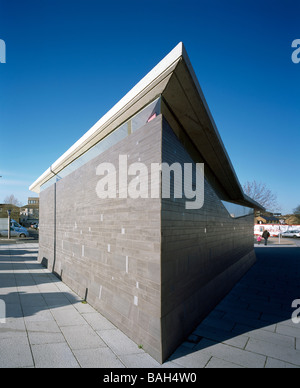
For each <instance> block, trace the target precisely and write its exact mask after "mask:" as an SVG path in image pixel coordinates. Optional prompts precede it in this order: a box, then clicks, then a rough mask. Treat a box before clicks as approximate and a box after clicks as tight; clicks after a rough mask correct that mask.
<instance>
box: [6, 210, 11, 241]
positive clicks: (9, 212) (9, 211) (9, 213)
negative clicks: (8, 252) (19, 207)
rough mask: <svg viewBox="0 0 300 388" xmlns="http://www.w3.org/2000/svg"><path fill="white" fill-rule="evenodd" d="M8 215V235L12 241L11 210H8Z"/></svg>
mask: <svg viewBox="0 0 300 388" xmlns="http://www.w3.org/2000/svg"><path fill="white" fill-rule="evenodd" d="M7 215H8V229H7V231H8V233H7V237H8V239H10V216H11V210H7Z"/></svg>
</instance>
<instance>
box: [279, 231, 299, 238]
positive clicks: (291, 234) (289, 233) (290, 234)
mask: <svg viewBox="0 0 300 388" xmlns="http://www.w3.org/2000/svg"><path fill="white" fill-rule="evenodd" d="M281 236H282V237H292V238H296V237H299V238H300V230H287V231H286V232H283V233H282V235H281Z"/></svg>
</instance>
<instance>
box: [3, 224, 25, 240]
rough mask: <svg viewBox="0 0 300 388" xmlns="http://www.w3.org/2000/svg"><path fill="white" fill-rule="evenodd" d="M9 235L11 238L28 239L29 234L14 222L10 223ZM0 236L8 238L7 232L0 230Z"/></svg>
mask: <svg viewBox="0 0 300 388" xmlns="http://www.w3.org/2000/svg"><path fill="white" fill-rule="evenodd" d="M10 235H11V237H29V233H28V231H27V229H26V228H24V227H23V226H21V225H20V224H18V223H17V222H15V221H14V222H11V227H10ZM0 236H2V237H8V231H7V230H0Z"/></svg>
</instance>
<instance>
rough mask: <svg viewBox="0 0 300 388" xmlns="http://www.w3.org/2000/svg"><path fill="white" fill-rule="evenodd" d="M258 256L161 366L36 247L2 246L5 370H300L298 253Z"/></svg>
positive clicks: (0, 340)
mask: <svg viewBox="0 0 300 388" xmlns="http://www.w3.org/2000/svg"><path fill="white" fill-rule="evenodd" d="M256 252H257V258H258V261H257V264H256V265H255V266H254V267H253V268H252V269H251V270H250V271H249V272H248V273H247V274H246V275H245V276H244V277H243V279H241V281H240V282H239V283H238V284H237V285H236V286H235V287H234V289H233V290H232V291H231V292H230V293H229V294H228V295H227V296H226V297H225V298H224V299H223V301H222V302H221V303H220V304H219V305H218V306H217V307H216V308H215V309H214V311H212V313H211V314H210V315H209V316H208V317H207V318H206V319H205V320H204V321H203V322H202V323H201V324H200V325H199V326H198V327H197V328H196V330H195V331H194V332H193V333H192V334H191V335H190V337H189V338H188V339H187V340H186V341H185V342H184V343H183V344H182V345H181V346H180V347H179V348H178V349H177V350H176V351H175V352H174V354H173V355H172V356H171V357H170V358H169V360H168V361H167V362H165V363H164V364H163V365H160V364H159V363H158V362H157V361H155V360H154V359H153V358H152V357H150V356H149V355H148V354H147V353H145V351H144V350H143V349H140V348H139V347H138V346H137V345H136V344H135V343H134V342H133V341H131V340H130V339H129V338H128V337H126V336H125V335H124V334H123V333H122V332H121V331H120V330H119V329H117V328H116V327H115V326H114V325H113V324H112V323H111V322H109V321H108V320H107V319H106V318H105V317H103V316H102V315H101V314H99V313H98V312H97V311H95V310H94V309H93V308H92V307H91V306H90V305H88V304H85V303H82V299H81V298H79V297H78V296H77V295H76V294H75V293H74V292H73V291H72V290H71V289H70V288H69V287H68V286H66V285H65V284H64V283H63V282H61V281H60V280H59V279H58V278H57V277H55V276H54V275H53V274H52V273H51V272H49V271H48V270H47V269H45V268H44V267H42V266H41V265H40V264H39V263H38V262H37V259H36V258H37V253H38V244H37V243H14V244H9V245H7V244H6V245H4V244H3V245H0V367H1V368H5V367H9V368H18V367H29V368H30V367H33V368H44V367H45V368H57V367H66V368H80V367H81V368H92V367H97V368H299V367H300V323H298V324H297V323H293V321H292V319H291V317H292V313H293V312H294V311H295V308H292V307H291V306H292V302H293V301H294V300H296V299H300V281H299V280H300V248H299V247H294V246H289V247H285V246H282V247H264V246H262V247H257V248H256ZM299 305H300V301H299ZM296 315H297V314H296ZM298 316H299V318H300V311H299V314H298ZM299 321H300V319H299Z"/></svg>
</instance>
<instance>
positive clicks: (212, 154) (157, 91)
mask: <svg viewBox="0 0 300 388" xmlns="http://www.w3.org/2000/svg"><path fill="white" fill-rule="evenodd" d="M159 95H162V96H163V99H164V101H165V102H166V104H167V105H168V107H169V108H170V109H171V110H172V113H173V114H174V115H175V116H176V119H177V120H178V122H179V123H180V125H181V127H182V128H183V129H184V131H185V132H186V133H187V135H188V137H189V138H190V140H191V141H192V143H193V144H194V146H195V147H196V148H197V150H198V151H199V153H200V154H201V156H202V157H203V159H204V161H205V163H206V164H207V165H208V166H209V168H210V170H211V171H212V172H213V174H214V176H215V177H216V179H217V180H218V183H219V185H220V186H221V187H222V189H223V191H224V193H226V196H227V199H229V200H231V201H233V202H237V203H240V204H241V205H244V206H249V207H254V208H257V209H264V208H263V207H262V206H260V205H259V204H258V203H257V202H255V201H253V200H252V199H251V198H249V197H247V196H246V195H245V194H244V192H243V189H242V187H241V185H240V183H239V180H238V178H237V175H236V173H235V170H234V168H233V166H232V163H231V161H230V158H229V156H228V154H227V151H226V149H225V146H224V144H223V142H222V139H221V137H220V134H219V132H218V130H217V127H216V124H215V122H214V120H213V117H212V115H211V113H210V110H209V108H208V105H207V102H206V100H205V97H204V95H203V92H202V90H201V87H200V85H199V82H198V80H197V77H196V75H195V72H194V70H193V67H192V65H191V62H190V60H189V58H188V55H187V52H186V50H185V48H184V46H183V43H179V44H178V45H177V46H176V47H175V48H174V49H173V50H172V51H171V52H170V53H169V54H168V55H167V56H166V57H165V58H164V59H163V60H162V61H161V62H159V63H158V65H156V66H155V67H154V68H153V69H152V70H151V71H150V72H149V73H148V74H147V75H146V76H145V77H144V78H143V79H142V80H141V81H140V82H139V83H138V84H137V85H136V86H134V87H133V88H132V89H131V90H130V91H129V92H128V93H127V94H126V95H125V96H124V97H123V98H122V99H121V100H120V101H119V102H118V103H117V104H116V105H115V106H114V107H113V108H112V109H111V110H110V111H108V112H107V113H106V114H105V115H104V116H103V117H102V118H101V119H100V120H99V121H98V122H97V123H96V124H95V125H93V127H92V128H91V129H90V130H89V131H88V132H86V134H85V135H83V136H82V137H81V138H80V139H79V140H78V141H77V142H76V143H75V144H74V145H73V146H72V147H71V148H69V149H68V150H67V151H66V152H65V153H64V154H63V155H62V156H61V157H60V158H59V159H57V161H56V162H54V163H53V164H52V165H51V166H50V167H49V168H48V170H46V171H45V172H44V173H43V174H42V175H41V176H40V177H39V178H38V179H37V180H36V181H35V182H34V183H33V184H32V185H31V186H30V188H29V189H30V190H32V191H34V192H36V193H39V192H40V187H41V185H43V184H44V183H45V182H47V181H48V180H49V179H50V178H52V177H53V176H54V175H56V174H57V173H58V172H59V171H61V170H62V169H63V168H64V167H66V166H67V165H68V164H70V163H71V162H73V161H74V160H75V159H77V158H78V157H79V156H81V155H82V154H83V153H84V152H86V151H87V150H88V149H90V148H91V147H93V146H94V145H95V144H97V143H98V142H99V141H100V140H101V139H103V138H104V137H105V136H107V135H108V134H109V133H110V132H112V131H113V130H114V129H115V128H117V127H118V126H119V125H121V124H122V123H124V122H125V121H127V120H128V119H129V118H130V117H132V116H133V115H134V114H135V113H136V112H137V111H139V110H140V109H141V108H143V107H144V106H145V105H147V104H148V103H149V102H150V101H152V100H154V99H155V98H156V97H158V96H159Z"/></svg>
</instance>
